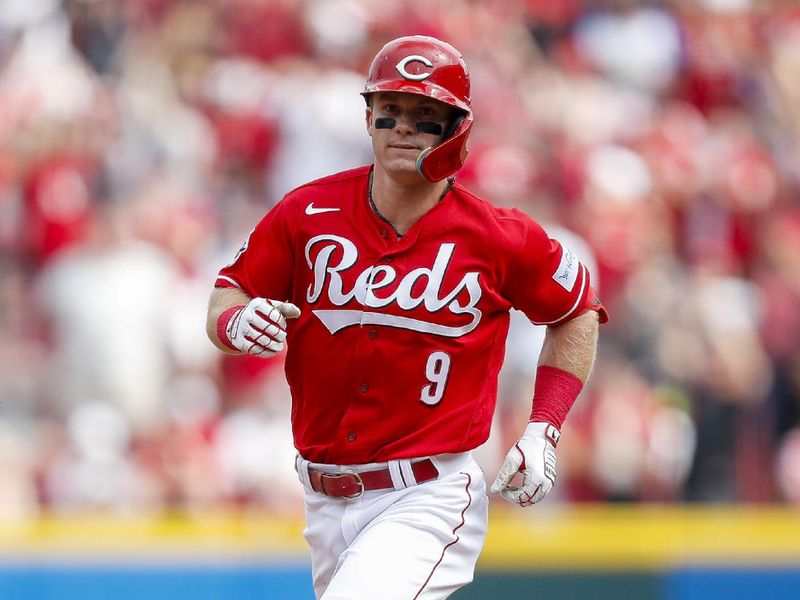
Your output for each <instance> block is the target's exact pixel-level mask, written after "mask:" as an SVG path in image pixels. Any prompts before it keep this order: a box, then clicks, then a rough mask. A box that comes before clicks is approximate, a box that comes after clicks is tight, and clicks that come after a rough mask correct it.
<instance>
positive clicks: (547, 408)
mask: <svg viewBox="0 0 800 600" xmlns="http://www.w3.org/2000/svg"><path fill="white" fill-rule="evenodd" d="M582 389H583V382H582V381H581V380H580V379H578V378H577V377H575V375H573V374H572V373H567V372H566V371H564V370H562V369H557V368H556V367H551V366H548V365H542V366H540V367H539V368H538V369H536V384H535V386H534V391H533V410H532V411H531V418H530V421H531V422H533V421H537V422H545V423H550V424H552V425H554V426H555V427H556V428H557V429H559V430H560V429H561V425H562V424H563V423H564V419H566V418H567V413H568V412H569V409H570V408H572V404H573V403H574V402H575V399H576V398H577V397H578V394H580V393H581V390H582Z"/></svg>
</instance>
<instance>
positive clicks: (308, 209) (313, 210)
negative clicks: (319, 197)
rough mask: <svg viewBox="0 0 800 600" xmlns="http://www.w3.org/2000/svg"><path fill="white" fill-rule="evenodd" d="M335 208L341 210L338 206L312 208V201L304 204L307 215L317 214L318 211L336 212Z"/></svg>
mask: <svg viewBox="0 0 800 600" xmlns="http://www.w3.org/2000/svg"><path fill="white" fill-rule="evenodd" d="M337 210H341V209H340V208H314V203H313V202H312V203H311V204H309V205H308V206H306V214H307V215H318V214H320V213H326V212H336V211H337Z"/></svg>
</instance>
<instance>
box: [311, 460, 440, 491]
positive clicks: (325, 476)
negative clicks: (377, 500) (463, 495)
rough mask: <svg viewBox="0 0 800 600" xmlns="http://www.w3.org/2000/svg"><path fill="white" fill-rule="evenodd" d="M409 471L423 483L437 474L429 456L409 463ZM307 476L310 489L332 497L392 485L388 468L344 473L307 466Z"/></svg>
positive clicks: (385, 487) (381, 488)
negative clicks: (327, 471)
mask: <svg viewBox="0 0 800 600" xmlns="http://www.w3.org/2000/svg"><path fill="white" fill-rule="evenodd" d="M411 472H412V473H414V478H415V479H416V480H417V483H424V482H425V481H430V480H431V479H436V478H437V477H438V476H439V471H438V470H437V469H436V465H434V464H433V461H432V460H431V459H430V458H426V459H425V460H421V461H419V462H415V463H412V464H411ZM308 478H309V480H310V481H311V489H313V490H314V491H315V492H319V493H320V494H325V495H326V496H332V497H334V498H358V497H359V496H360V495H361V494H363V493H364V492H365V491H367V490H385V489H389V488H393V487H394V483H392V474H391V473H390V472H389V469H388V468H387V469H379V470H377V471H362V472H361V473H356V472H354V471H346V472H344V473H326V472H324V471H318V470H317V469H315V468H313V467H308Z"/></svg>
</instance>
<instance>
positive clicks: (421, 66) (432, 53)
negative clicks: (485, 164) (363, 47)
mask: <svg viewBox="0 0 800 600" xmlns="http://www.w3.org/2000/svg"><path fill="white" fill-rule="evenodd" d="M375 92H407V93H410V94H419V95H421V96H427V97H428V98H433V99H434V100H438V101H439V102H444V103H445V104H449V105H450V106H453V107H455V108H457V109H458V110H459V111H460V112H461V114H460V115H459V116H458V117H457V118H456V119H455V121H454V123H452V124H451V125H450V126H449V127H448V128H446V130H445V133H444V136H443V138H442V141H441V142H440V143H439V144H437V145H436V146H434V147H433V148H426V149H425V150H423V151H422V153H421V154H420V155H419V158H417V170H418V171H419V172H420V174H421V175H422V176H423V177H425V178H426V179H428V180H429V181H440V180H442V179H444V178H445V177H448V176H450V175H452V174H453V173H455V172H456V171H458V170H459V169H460V168H461V167H462V166H464V160H465V159H466V157H467V138H468V137H469V133H470V130H471V129H472V123H473V118H472V108H471V101H470V97H469V73H468V72H467V65H466V63H465V62H464V59H463V58H462V57H461V53H460V52H459V51H458V50H456V49H455V48H453V47H452V46H451V45H450V44H448V43H446V42H443V41H441V40H437V39H436V38H433V37H428V36H424V35H412V36H408V37H401V38H397V39H396V40H392V41H391V42H389V43H388V44H386V45H385V46H384V47H383V48H382V49H381V51H380V52H378V54H377V55H376V56H375V58H374V59H373V61H372V64H371V65H370V67H369V75H368V77H367V83H366V85H365V86H364V91H363V92H361V95H362V96H364V97H365V98H366V97H368V96H369V95H370V94H373V93H375Z"/></svg>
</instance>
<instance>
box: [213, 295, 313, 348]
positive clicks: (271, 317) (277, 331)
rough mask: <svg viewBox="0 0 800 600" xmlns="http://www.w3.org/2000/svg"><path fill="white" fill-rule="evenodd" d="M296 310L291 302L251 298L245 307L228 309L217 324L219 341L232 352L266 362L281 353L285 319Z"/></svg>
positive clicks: (284, 334) (297, 314)
mask: <svg viewBox="0 0 800 600" xmlns="http://www.w3.org/2000/svg"><path fill="white" fill-rule="evenodd" d="M299 316H300V309H299V308H297V307H296V306H295V305H294V304H292V303H291V302H280V301H278V300H267V299H266V298H253V299H252V300H251V301H250V302H249V304H247V306H235V307H233V308H229V309H228V310H226V311H225V312H224V313H222V315H220V318H219V321H218V322H217V334H218V335H219V339H220V340H221V341H222V342H223V343H224V344H226V345H227V346H229V347H230V348H232V349H234V350H239V351H241V352H245V353H247V354H252V355H254V356H261V357H263V358H267V357H270V356H274V355H275V354H277V353H278V352H280V351H281V350H283V346H284V341H285V340H286V319H296V318H297V317H299Z"/></svg>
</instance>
